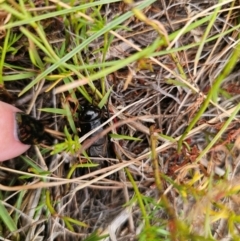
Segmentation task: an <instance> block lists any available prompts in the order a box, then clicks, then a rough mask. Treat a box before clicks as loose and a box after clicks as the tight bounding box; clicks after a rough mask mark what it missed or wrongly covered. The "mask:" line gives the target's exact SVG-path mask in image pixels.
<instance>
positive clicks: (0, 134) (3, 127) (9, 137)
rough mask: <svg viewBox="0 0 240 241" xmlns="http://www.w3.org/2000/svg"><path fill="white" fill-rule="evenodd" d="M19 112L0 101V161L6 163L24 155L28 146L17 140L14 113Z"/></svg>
mask: <svg viewBox="0 0 240 241" xmlns="http://www.w3.org/2000/svg"><path fill="white" fill-rule="evenodd" d="M19 111H20V110H19V109H17V108H16V107H14V106H12V105H9V104H7V103H4V102H2V101H0V161H6V160H9V159H11V158H14V157H17V156H19V155H21V154H22V153H24V152H25V151H26V150H27V149H28V148H29V147H30V145H25V144H23V143H21V142H20V141H19V140H18V137H17V125H16V121H15V113H16V112H19Z"/></svg>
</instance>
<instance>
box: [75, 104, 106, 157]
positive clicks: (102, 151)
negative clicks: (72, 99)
mask: <svg viewBox="0 0 240 241" xmlns="http://www.w3.org/2000/svg"><path fill="white" fill-rule="evenodd" d="M103 114H104V112H103V111H102V110H101V109H100V108H98V107H97V106H94V105H84V106H82V109H81V111H80V113H79V127H80V129H81V135H85V134H86V133H88V132H89V131H91V130H93V129H95V128H96V127H98V126H100V125H101V124H102V123H103V122H104V116H103ZM103 130H104V128H103V127H101V128H100V129H98V130H97V131H96V132H94V133H93V134H92V135H91V136H90V137H89V138H91V137H94V136H96V135H98V134H100V133H101V132H102V131H103ZM87 153H88V155H89V156H91V157H99V156H101V157H109V156H110V150H109V140H108V137H107V136H103V137H101V138H99V139H98V140H97V141H96V142H94V143H93V144H92V145H91V146H90V147H89V148H88V150H87Z"/></svg>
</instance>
